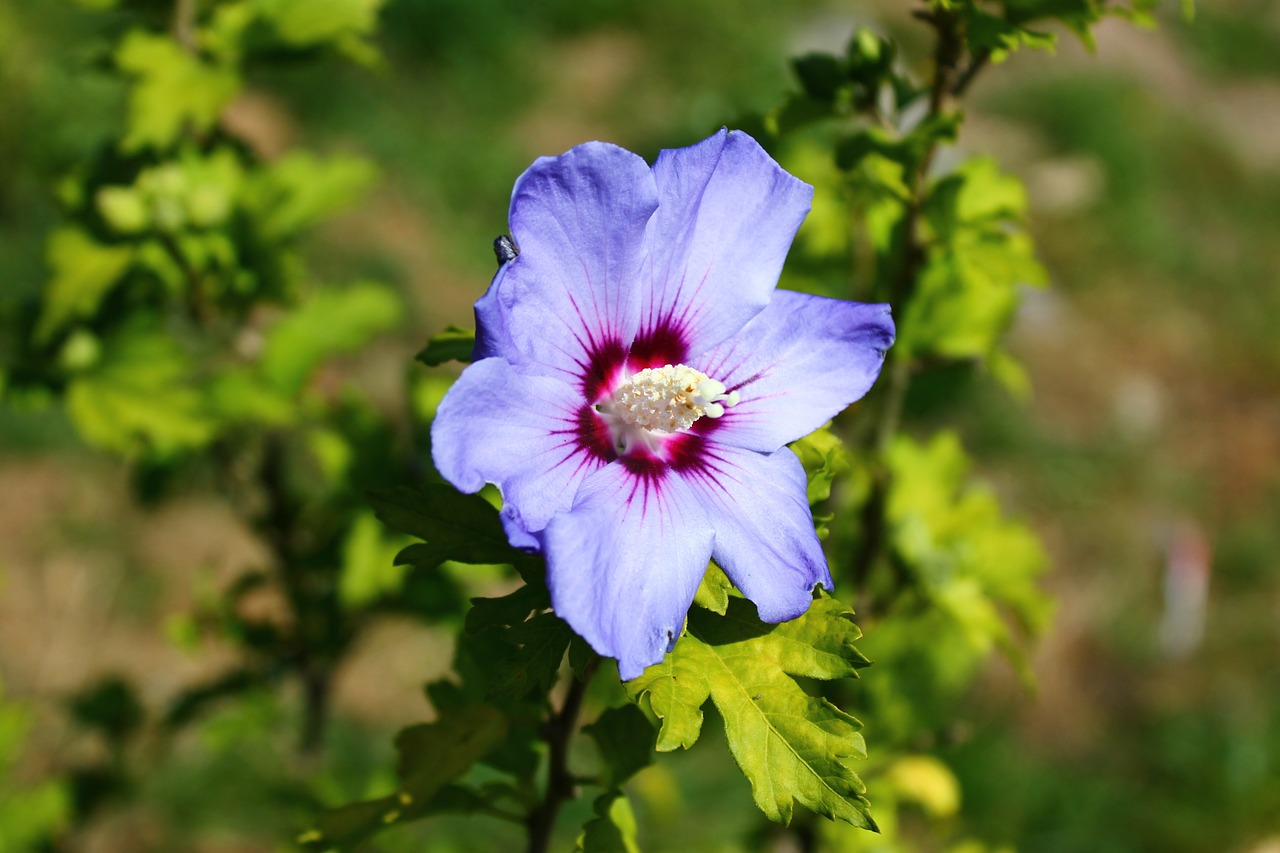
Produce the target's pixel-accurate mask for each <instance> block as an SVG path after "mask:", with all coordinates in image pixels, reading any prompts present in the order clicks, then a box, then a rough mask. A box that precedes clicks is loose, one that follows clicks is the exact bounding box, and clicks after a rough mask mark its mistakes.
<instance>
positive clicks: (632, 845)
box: [574, 790, 640, 853]
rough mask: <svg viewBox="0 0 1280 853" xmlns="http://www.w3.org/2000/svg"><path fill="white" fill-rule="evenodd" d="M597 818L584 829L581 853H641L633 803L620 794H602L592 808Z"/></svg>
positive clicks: (581, 839)
mask: <svg viewBox="0 0 1280 853" xmlns="http://www.w3.org/2000/svg"><path fill="white" fill-rule="evenodd" d="M592 810H593V811H594V812H595V817H594V818H592V819H591V820H589V821H587V823H586V824H585V825H584V826H583V827H582V834H581V835H579V836H578V843H577V846H576V847H575V848H574V849H575V850H576V851H577V853H640V845H639V844H638V843H637V841H636V830H637V827H636V816H635V813H634V812H633V811H632V810H631V801H630V800H628V799H627V797H626V795H625V794H623V793H622V792H621V791H618V790H610V791H606V792H605V793H603V794H601V795H600V796H599V797H597V798H596V801H595V803H593V804H592Z"/></svg>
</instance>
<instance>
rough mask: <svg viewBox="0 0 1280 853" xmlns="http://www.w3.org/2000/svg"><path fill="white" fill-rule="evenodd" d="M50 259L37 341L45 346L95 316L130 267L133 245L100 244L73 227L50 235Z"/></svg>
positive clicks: (37, 322)
mask: <svg viewBox="0 0 1280 853" xmlns="http://www.w3.org/2000/svg"><path fill="white" fill-rule="evenodd" d="M46 256H47V258H48V263H49V267H50V269H51V270H52V275H51V276H50V278H49V281H48V283H47V284H46V285H45V292H44V299H43V302H42V305H41V311H40V319H39V320H37V321H36V329H35V341H36V343H45V342H47V341H49V340H50V339H51V338H52V337H53V336H54V335H56V334H57V333H58V332H60V331H62V330H63V329H64V328H66V326H67V325H68V324H69V323H71V322H74V321H75V320H80V319H84V318H88V317H92V316H93V315H94V314H95V313H96V312H97V310H98V306H99V305H101V304H102V300H103V298H105V297H106V295H107V294H108V293H110V292H111V288H113V287H114V286H115V285H116V283H117V282H119V281H120V279H121V277H122V276H123V275H124V273H125V270H127V269H128V268H129V264H130V263H132V261H133V257H134V251H133V247H131V246H127V245H125V246H111V245H105V244H103V243H99V242H98V241H97V240H94V239H93V238H92V237H90V236H89V235H88V234H86V233H85V232H84V231H82V230H80V229H79V228H76V227H74V226H65V227H62V228H58V229H56V230H54V231H53V232H52V233H50V235H49V243H48V248H47V255H46Z"/></svg>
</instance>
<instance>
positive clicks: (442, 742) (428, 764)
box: [299, 705, 507, 850]
mask: <svg viewBox="0 0 1280 853" xmlns="http://www.w3.org/2000/svg"><path fill="white" fill-rule="evenodd" d="M506 734H507V721H506V718H505V716H504V715H503V714H502V713H501V712H500V711H499V710H498V709H496V708H494V707H492V706H489V705H471V706H467V707H465V708H462V709H458V710H452V711H450V712H448V713H443V712H442V713H441V716H440V718H439V719H438V720H436V721H435V722H432V723H424V724H422V725H417V726H411V727H410V728H407V729H405V730H403V731H402V732H400V734H399V735H398V736H397V737H396V750H397V752H399V754H400V761H399V763H398V765H397V767H396V775H397V776H398V777H399V780H400V789H399V791H398V792H397V793H396V794H394V795H392V796H388V797H381V798H378V799H375V800H369V801H366V802H361V803H353V804H351V805H347V806H343V807H341V808H337V809H330V810H328V811H325V812H323V813H322V814H321V815H320V816H319V818H318V819H317V820H316V824H315V827H314V828H313V829H311V830H309V831H308V832H306V833H304V834H303V835H302V836H301V837H300V838H299V842H300V843H302V844H303V845H305V846H306V847H308V848H309V849H315V850H328V849H333V848H337V849H339V850H348V849H351V848H352V847H353V846H354V845H356V844H358V843H359V842H361V841H363V840H364V839H365V838H368V837H369V836H370V835H373V834H374V833H376V832H379V831H381V830H383V829H386V828H387V827H389V826H392V825H396V824H400V823H404V822H407V821H410V820H416V819H418V818H421V817H424V816H426V815H428V814H435V813H438V812H441V811H469V810H474V809H476V808H478V807H480V806H482V805H483V802H482V801H480V800H479V798H478V797H477V796H476V795H475V794H474V793H472V792H470V791H468V790H467V789H465V788H462V787H459V786H457V785H451V784H450V783H451V782H453V781H454V780H455V779H457V778H458V777H459V776H461V775H462V774H463V773H465V772H466V771H467V770H468V769H470V767H471V766H472V765H473V764H475V763H476V762H477V761H479V760H480V759H481V758H483V757H484V756H485V755H487V754H488V753H489V752H490V751H492V750H493V749H494V748H495V747H496V746H498V745H499V744H500V743H502V741H503V739H504V738H505V737H506Z"/></svg>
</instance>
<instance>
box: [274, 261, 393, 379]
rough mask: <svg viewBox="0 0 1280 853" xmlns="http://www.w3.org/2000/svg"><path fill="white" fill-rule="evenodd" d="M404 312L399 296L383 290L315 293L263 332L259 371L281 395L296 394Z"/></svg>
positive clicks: (362, 286)
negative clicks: (324, 366) (326, 364)
mask: <svg viewBox="0 0 1280 853" xmlns="http://www.w3.org/2000/svg"><path fill="white" fill-rule="evenodd" d="M402 313H403V308H402V306H401V304H400V299H399V297H397V296H396V294H395V293H394V292H393V291H391V290H389V289H388V288H386V287H383V286H382V285H377V284H368V283H365V284H357V285H354V286H352V287H348V288H344V289H342V290H326V291H322V292H320V293H317V294H315V295H314V296H312V297H311V298H310V299H308V300H306V301H305V302H303V303H302V304H301V305H299V306H297V307H296V308H295V309H294V310H293V311H292V312H290V313H289V314H288V315H287V316H286V317H285V318H284V319H283V320H281V321H280V322H279V323H277V324H276V325H275V326H273V327H272V328H271V330H270V331H269V332H268V333H267V341H266V346H265V349H264V351H263V354H262V372H263V374H264V375H265V376H266V377H267V378H268V379H269V380H270V381H271V382H272V383H273V384H274V385H275V386H276V387H277V388H279V389H280V391H281V392H282V393H284V394H295V393H297V391H298V390H299V389H301V387H302V385H303V383H305V382H306V380H307V377H308V376H310V375H311V373H312V371H314V370H315V369H316V367H317V366H319V365H320V364H321V363H322V362H323V361H324V360H325V359H327V358H331V357H333V356H335V355H338V354H340V353H345V352H351V351H353V350H357V349H359V348H360V347H362V346H364V345H365V344H366V343H368V342H369V340H370V339H372V338H373V337H374V336H375V335H377V334H378V333H380V332H383V331H386V330H387V329H390V328H392V327H393V326H395V325H396V323H398V322H399V321H400V317H401V315H402Z"/></svg>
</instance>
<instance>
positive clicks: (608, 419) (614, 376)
mask: <svg viewBox="0 0 1280 853" xmlns="http://www.w3.org/2000/svg"><path fill="white" fill-rule="evenodd" d="M812 197H813V188H812V187H810V186H809V185H807V184H805V183H804V182H802V181H800V180H798V179H796V178H795V177H793V176H791V175H789V174H787V173H786V172H785V171H783V170H782V168H781V167H780V166H778V164H777V163H775V162H774V161H773V160H772V159H771V158H770V157H769V155H768V154H766V153H765V152H764V150H763V149H762V148H761V147H760V146H759V144H758V143H757V142H756V141H755V140H754V139H752V138H751V137H750V136H748V135H746V134H745V133H742V132H739V131H725V130H721V131H720V132H719V133H717V134H715V135H714V136H712V137H710V138H709V139H706V140H703V141H702V142H700V143H698V144H697V145H693V146H690V147H688V148H681V149H677V150H670V151H663V152H662V153H661V154H659V155H658V160H657V162H656V163H655V164H654V165H653V168H652V169H650V168H649V166H648V165H647V164H646V163H645V162H644V160H642V159H641V158H640V157H638V156H637V155H635V154H632V153H631V152H629V151H626V150H624V149H622V148H618V147H617V146H614V145H609V144H606V143H602V142H588V143H586V144H584V145H579V146H577V147H576V148H574V149H572V150H571V151H569V152H567V153H565V154H563V155H561V156H559V157H543V158H540V159H539V160H538V161H537V162H535V163H534V164H533V166H532V167H530V168H529V170H528V171H527V172H525V173H524V175H522V176H521V177H520V179H519V180H518V181H517V182H516V186H515V190H514V192H513V193H512V198H511V233H512V236H513V237H514V239H515V242H516V244H517V245H518V247H519V255H518V256H517V257H515V258H514V259H513V260H511V261H509V262H507V263H505V264H504V265H503V266H502V267H501V268H500V269H499V271H498V274H497V276H496V277H495V278H494V280H493V284H492V285H491V286H490V288H489V290H488V292H487V293H485V295H484V296H483V297H482V298H481V299H480V301H479V302H477V303H476V327H477V329H476V332H477V338H476V347H475V354H474V358H475V360H474V362H473V363H472V364H471V365H470V366H469V367H467V369H466V370H464V371H463V372H462V376H461V377H460V378H459V379H458V381H457V383H456V384H455V385H454V386H453V388H452V389H451V390H450V391H449V393H448V394H447V395H446V396H445V398H444V401H443V402H442V403H441V405H440V409H439V413H438V414H437V417H436V421H435V424H434V426H433V428H432V433H431V435H432V448H433V455H434V457H435V463H436V467H437V468H438V469H439V471H440V473H441V474H442V475H443V476H444V477H445V479H447V480H449V482H451V483H453V484H454V485H455V486H457V487H458V488H459V489H461V490H462V491H464V492H475V491H477V490H479V489H480V488H482V487H483V486H484V484H485V483H495V484H496V485H497V486H498V487H499V488H500V489H501V491H502V495H503V500H504V506H503V510H502V519H503V524H504V526H505V529H506V531H507V535H508V536H509V537H510V539H511V542H512V544H514V545H516V546H517V547H522V548H528V549H535V550H539V551H541V552H542V553H543V554H545V556H546V560H547V585H548V587H549V588H550V591H551V602H552V607H553V608H554V609H555V612H556V613H557V614H558V615H559V616H560V617H561V618H563V619H564V620H565V621H567V622H568V623H569V625H571V626H572V627H573V629H574V630H575V631H577V632H578V633H579V634H580V635H582V637H583V638H585V639H586V640H587V642H589V643H590V644H591V646H592V647H593V648H594V649H595V650H596V651H598V652H599V653H600V654H602V655H607V656H609V657H614V658H617V659H618V668H619V673H620V675H621V677H622V678H623V679H624V680H626V679H631V678H635V677H636V676H638V675H639V674H640V673H641V672H642V671H643V670H644V668H645V667H646V666H649V665H651V664H654V663H657V662H658V661H660V660H662V657H663V655H664V654H665V653H666V652H667V651H668V650H669V649H670V647H671V646H672V644H673V643H674V641H675V638H676V637H677V636H678V635H679V634H680V631H681V628H682V625H683V623H684V618H685V614H686V613H687V612H688V609H689V605H690V604H691V603H692V601H693V596H694V593H695V592H696V591H697V588H698V584H699V583H700V582H701V580H702V576H703V574H704V572H705V571H706V568H707V563H708V561H709V560H711V559H714V560H715V561H716V563H718V564H719V565H720V567H721V568H723V569H724V571H725V572H726V574H728V576H729V578H730V579H731V580H732V581H733V583H734V584H735V585H736V586H737V588H738V589H739V590H740V591H741V592H742V593H743V595H745V596H746V597H747V598H749V599H751V601H753V602H754V603H755V605H756V608H757V609H758V611H759V613H760V618H761V619H763V620H764V621H766V622H782V621H786V620H788V619H794V618H795V617H797V616H799V615H800V614H802V613H804V611H805V610H806V609H807V608H808V606H809V603H810V601H811V600H812V596H813V588H814V587H815V586H816V585H818V584H822V585H823V586H825V587H826V588H828V589H830V587H831V573H830V571H829V570H828V568H827V562H826V559H825V557H824V555H823V553H822V548H821V546H820V545H819V543H818V538H817V536H816V535H815V533H814V529H813V517H812V515H811V513H810V510H809V505H808V502H807V501H806V498H805V483H806V481H805V473H804V470H803V468H802V467H801V465H800V461H799V459H797V458H796V455H795V454H794V453H792V452H791V450H790V449H789V448H787V447H786V444H787V443H788V442H791V441H795V440H796V439H799V438H801V437H803V436H805V435H807V434H808V433H810V432H812V431H813V430H815V429H817V428H818V427H820V426H821V425H822V424H823V423H824V422H826V421H827V420H828V419H830V418H831V417H832V416H833V415H835V414H836V413H837V412H839V411H840V410H842V409H844V408H845V407H846V406H848V405H849V404H850V403H852V402H853V401H855V400H857V399H858V398H860V397H861V396H862V395H863V394H865V393H866V391H867V389H868V388H870V387H871V385H872V383H873V382H874V381H875V379H876V376H877V375H878V374H879V372H880V367H881V364H882V363H883V361H884V353H885V350H886V349H887V348H888V347H889V345H890V344H892V343H893V335H894V327H893V321H892V319H891V318H890V316H889V308H888V306H887V305H863V304H858V303H852V302H843V301H840V300H835V299H825V298H822V297H818V296H809V295H806V294H801V293H793V292H789V291H776V290H775V287H776V285H777V281H778V275H779V273H780V271H781V269H782V262H783V259H784V258H785V257H786V254H787V250H788V248H789V247H790V245H791V241H792V239H793V238H794V237H795V233H796V229H798V228H799V227H800V223H801V221H802V220H803V219H804V217H805V215H806V214H807V213H808V212H809V204H810V200H811V199H812Z"/></svg>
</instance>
